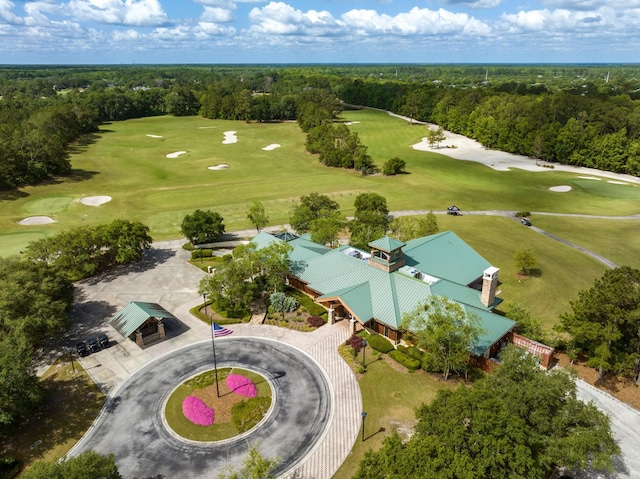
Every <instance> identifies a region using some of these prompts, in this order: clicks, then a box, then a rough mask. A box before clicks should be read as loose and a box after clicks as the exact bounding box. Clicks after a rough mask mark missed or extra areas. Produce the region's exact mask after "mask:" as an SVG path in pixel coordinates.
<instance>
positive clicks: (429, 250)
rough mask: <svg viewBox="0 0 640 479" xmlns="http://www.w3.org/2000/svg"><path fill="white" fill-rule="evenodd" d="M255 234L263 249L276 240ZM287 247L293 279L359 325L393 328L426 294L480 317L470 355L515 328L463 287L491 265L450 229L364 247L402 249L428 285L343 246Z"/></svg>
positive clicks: (296, 243)
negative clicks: (428, 278)
mask: <svg viewBox="0 0 640 479" xmlns="http://www.w3.org/2000/svg"><path fill="white" fill-rule="evenodd" d="M265 234H266V233H265ZM261 235H262V233H261V234H260V235H258V236H256V238H254V240H253V241H255V242H257V243H259V244H265V245H266V244H267V243H268V242H270V241H280V240H278V239H276V238H275V237H273V236H272V235H268V236H269V237H270V238H267V237H262V236H261ZM289 244H290V245H291V246H293V251H292V253H291V255H290V258H291V260H292V262H296V265H297V269H296V270H295V275H296V276H297V277H298V278H299V279H301V280H302V281H304V282H305V283H306V284H307V285H308V286H309V287H310V288H311V289H313V290H315V291H317V292H318V293H319V294H320V296H319V298H318V299H319V300H323V299H332V298H338V299H339V300H340V301H341V302H342V303H343V304H344V305H345V306H346V307H347V308H349V310H350V311H352V312H353V313H354V314H355V315H356V316H357V317H358V319H359V320H360V321H362V322H363V323H366V322H367V321H369V320H370V319H375V320H376V321H379V322H381V323H383V324H386V325H387V326H390V327H392V328H394V329H398V327H399V326H400V322H401V321H402V315H403V314H404V313H408V312H410V311H413V310H414V309H415V308H416V307H417V306H418V304H420V303H421V302H423V301H424V300H425V299H426V298H427V297H429V296H430V295H437V296H445V297H447V298H450V299H452V300H453V301H456V302H458V303H460V304H462V306H463V307H464V308H465V310H466V311H467V312H470V313H474V314H477V315H478V316H479V317H480V321H481V325H482V328H483V334H482V335H481V337H480V338H479V340H478V341H477V343H476V344H475V345H474V347H473V351H472V352H473V353H474V354H478V355H480V354H482V353H484V351H486V350H487V349H488V348H489V347H491V346H492V345H493V344H494V343H495V342H496V341H499V340H500V338H502V337H503V336H504V335H505V334H506V333H507V332H508V331H509V330H510V329H511V328H513V326H514V325H515V323H514V322H513V321H511V320H509V319H506V318H503V317H502V316H499V315H497V314H494V313H492V312H490V311H489V308H486V307H485V306H484V305H483V304H482V303H481V302H480V294H481V293H480V292H479V291H478V290H475V289H473V288H469V287H467V286H466V285H467V284H470V283H471V282H473V281H474V280H476V279H477V278H479V277H481V276H482V273H483V272H484V270H485V269H487V268H488V267H490V266H491V264H490V263H489V262H487V261H486V260H485V259H484V258H483V257H482V256H480V255H479V254H478V253H476V252H475V251H474V250H473V249H472V248H471V247H470V246H469V245H468V244H467V243H465V242H464V241H462V240H461V239H460V238H459V237H458V236H457V235H456V234H455V233H453V232H451V231H448V232H444V233H440V234H436V235H431V236H426V237H423V238H417V239H415V240H411V241H409V242H407V243H406V245H405V244H404V243H401V242H399V241H396V240H394V239H393V238H388V237H385V238H381V239H380V240H376V241H375V242H373V243H370V245H371V246H373V247H375V248H378V249H381V250H384V251H388V252H390V251H393V250H395V249H397V248H400V247H402V248H403V256H404V259H405V261H406V264H407V265H408V266H412V267H413V268H415V269H418V270H420V271H421V272H423V273H425V274H428V275H429V276H432V277H433V278H434V279H435V280H436V281H435V282H434V283H433V284H431V285H429V283H427V282H426V281H422V280H420V279H417V278H414V277H411V276H408V275H406V274H405V273H402V272H401V271H396V272H393V273H387V272H386V271H384V270H382V269H379V268H376V267H374V266H371V265H369V264H368V261H367V260H363V259H360V258H356V257H353V256H350V255H349V254H345V253H347V251H345V250H349V249H351V247H349V246H344V247H340V248H336V249H329V248H326V247H325V246H323V245H318V244H316V243H313V242H312V241H311V240H310V239H309V237H308V235H304V236H302V237H300V238H297V239H294V240H292V241H289ZM403 245H404V246H403ZM363 254H364V255H368V253H365V252H363ZM496 301H497V302H499V301H500V300H499V299H497V300H496Z"/></svg>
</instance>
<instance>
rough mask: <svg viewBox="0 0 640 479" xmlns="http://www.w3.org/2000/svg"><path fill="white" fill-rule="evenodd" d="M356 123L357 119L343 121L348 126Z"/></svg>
mask: <svg viewBox="0 0 640 479" xmlns="http://www.w3.org/2000/svg"><path fill="white" fill-rule="evenodd" d="M358 123H360V122H359V121H345V122H344V124H345V125H347V126H349V125H357V124H358Z"/></svg>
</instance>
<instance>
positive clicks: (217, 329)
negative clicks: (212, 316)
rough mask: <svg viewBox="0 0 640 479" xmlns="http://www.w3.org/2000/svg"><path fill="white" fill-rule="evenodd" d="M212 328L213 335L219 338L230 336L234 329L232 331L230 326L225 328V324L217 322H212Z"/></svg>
mask: <svg viewBox="0 0 640 479" xmlns="http://www.w3.org/2000/svg"><path fill="white" fill-rule="evenodd" d="M211 328H212V329H213V335H214V336H215V337H216V338H219V337H221V336H228V335H230V334H231V333H233V331H231V330H230V329H228V328H225V327H224V326H220V325H219V324H218V323H215V322H211Z"/></svg>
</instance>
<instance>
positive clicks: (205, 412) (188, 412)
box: [182, 396, 214, 426]
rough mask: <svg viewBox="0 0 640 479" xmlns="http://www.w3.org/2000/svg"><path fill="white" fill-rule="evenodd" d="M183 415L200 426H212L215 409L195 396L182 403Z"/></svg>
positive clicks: (185, 399) (188, 397)
mask: <svg viewBox="0 0 640 479" xmlns="http://www.w3.org/2000/svg"><path fill="white" fill-rule="evenodd" d="M182 414H184V417H186V418H187V419H188V420H189V421H191V422H192V423H194V424H196V425H198V426H211V425H212V424H213V417H214V411H213V409H211V408H210V407H209V406H207V405H206V404H205V403H204V402H202V400H201V399H200V398H198V397H195V396H187V397H186V398H184V401H182Z"/></svg>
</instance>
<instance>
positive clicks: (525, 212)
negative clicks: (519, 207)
mask: <svg viewBox="0 0 640 479" xmlns="http://www.w3.org/2000/svg"><path fill="white" fill-rule="evenodd" d="M523 216H531V211H518V212H517V213H516V217H518V218H522V217H523Z"/></svg>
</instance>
